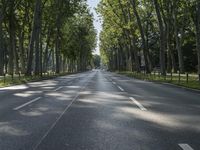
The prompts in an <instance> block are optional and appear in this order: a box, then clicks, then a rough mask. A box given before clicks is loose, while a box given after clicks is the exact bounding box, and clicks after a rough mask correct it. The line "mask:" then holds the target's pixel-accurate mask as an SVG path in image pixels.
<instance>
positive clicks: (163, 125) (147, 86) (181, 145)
mask: <svg viewBox="0 0 200 150" xmlns="http://www.w3.org/2000/svg"><path fill="white" fill-rule="evenodd" d="M0 150H200V93H197V92H192V91H188V90H184V89H181V88H177V87H173V86H169V85H162V84H156V83H151V82H146V81H140V80H136V79H131V78H128V77H124V76H121V75H117V74H114V73H109V72H104V71H100V70H93V71H88V72H85V73H79V74H74V75H69V76H64V77H59V78H56V79H52V80H45V81H40V82H32V83H29V84H26V85H19V86H12V87H8V88H1V89H0Z"/></svg>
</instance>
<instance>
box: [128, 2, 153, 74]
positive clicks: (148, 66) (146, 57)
mask: <svg viewBox="0 0 200 150" xmlns="http://www.w3.org/2000/svg"><path fill="white" fill-rule="evenodd" d="M131 4H132V7H133V12H134V14H135V17H136V19H137V24H138V27H139V31H140V35H141V38H142V45H143V54H144V60H145V68H146V72H147V73H150V72H151V61H150V57H149V50H148V48H147V43H146V39H145V34H144V29H143V27H142V23H141V19H140V16H139V14H138V12H137V8H136V4H135V0H131Z"/></svg>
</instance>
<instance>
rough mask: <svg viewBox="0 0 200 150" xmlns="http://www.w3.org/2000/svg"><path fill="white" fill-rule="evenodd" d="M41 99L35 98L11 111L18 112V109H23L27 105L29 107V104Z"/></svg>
mask: <svg viewBox="0 0 200 150" xmlns="http://www.w3.org/2000/svg"><path fill="white" fill-rule="evenodd" d="M41 98H42V97H37V98H35V99H33V100H31V101H29V102H27V103H24V104H22V105H20V106H18V107H15V108H14V109H13V110H19V109H21V108H23V107H25V106H27V105H29V104H31V103H34V102H36V101H38V100H40V99H41Z"/></svg>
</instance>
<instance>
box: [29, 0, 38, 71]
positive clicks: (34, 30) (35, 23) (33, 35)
mask: <svg viewBox="0 0 200 150" xmlns="http://www.w3.org/2000/svg"><path fill="white" fill-rule="evenodd" d="M40 7H41V0H36V4H35V10H34V18H33V27H32V32H31V37H30V38H31V39H30V44H29V48H28V51H29V52H28V53H29V54H28V63H27V71H26V75H31V72H32V69H33V68H32V65H33V53H34V44H35V40H36V35H37V30H38V29H37V28H38V25H39V22H38V21H39V15H40V14H39V13H40ZM36 57H37V56H36Z"/></svg>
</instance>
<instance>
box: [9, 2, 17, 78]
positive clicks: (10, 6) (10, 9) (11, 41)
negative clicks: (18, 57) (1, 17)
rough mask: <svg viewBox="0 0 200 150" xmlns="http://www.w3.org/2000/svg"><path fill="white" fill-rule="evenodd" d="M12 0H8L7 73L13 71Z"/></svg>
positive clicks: (11, 73)
mask: <svg viewBox="0 0 200 150" xmlns="http://www.w3.org/2000/svg"><path fill="white" fill-rule="evenodd" d="M14 17H15V16H14V0H10V1H9V42H10V44H9V52H8V56H9V59H8V74H10V75H13V73H14V52H15V20H14Z"/></svg>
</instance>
